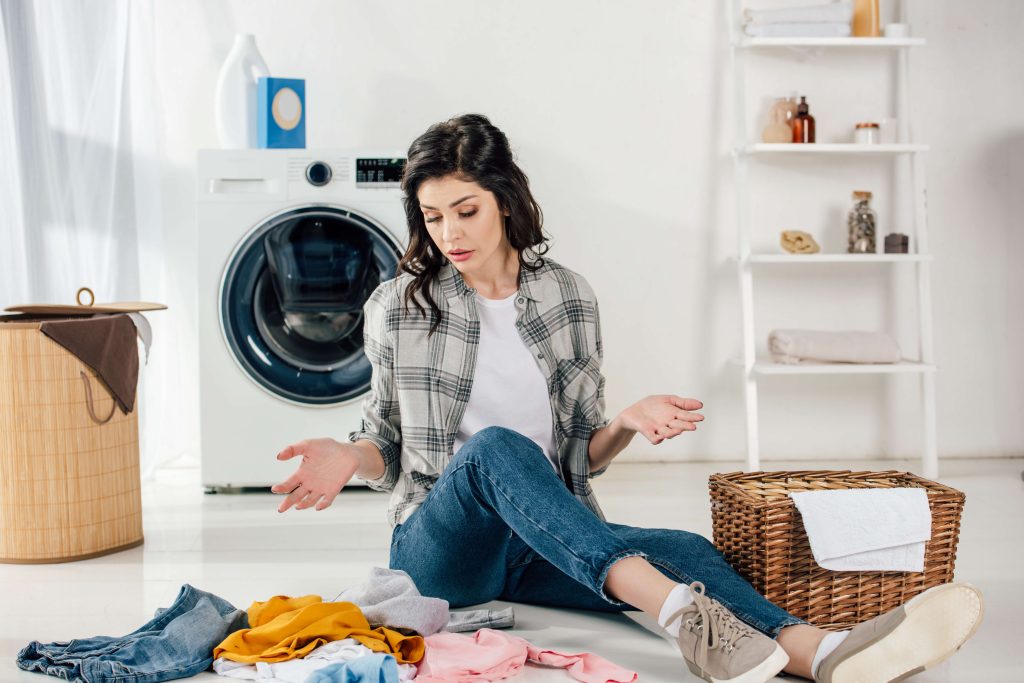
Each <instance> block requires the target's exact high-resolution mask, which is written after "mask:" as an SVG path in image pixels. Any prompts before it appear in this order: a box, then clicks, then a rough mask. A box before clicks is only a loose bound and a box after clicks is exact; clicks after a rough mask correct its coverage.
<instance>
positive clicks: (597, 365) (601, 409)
mask: <svg viewBox="0 0 1024 683" xmlns="http://www.w3.org/2000/svg"><path fill="white" fill-rule="evenodd" d="M594 347H595V348H594V355H593V356H592V358H593V367H594V372H595V373H596V374H597V395H596V396H595V397H594V403H593V411H592V412H591V414H590V415H589V416H588V418H589V420H590V426H591V430H590V435H591V436H593V434H594V432H596V431H597V430H598V429H603V428H604V427H607V426H608V423H609V422H611V420H609V419H608V417H606V416H605V403H604V373H603V372H601V364H602V362H603V360H604V342H603V340H602V339H601V316H600V314H599V312H598V308H597V299H596V298H595V299H594ZM586 449H587V451H589V450H590V441H589V439H588V440H587V444H586ZM607 469H608V465H605V466H604V467H602V468H600V469H597V470H593V471H592V472H588V473H587V478H588V479H593V478H594V477H598V476H600V475H602V474H604V472H605V470H607Z"/></svg>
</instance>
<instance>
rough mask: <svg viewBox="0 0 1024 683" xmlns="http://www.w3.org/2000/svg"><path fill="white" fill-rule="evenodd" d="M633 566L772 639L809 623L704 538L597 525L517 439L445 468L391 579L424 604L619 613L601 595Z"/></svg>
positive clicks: (463, 454)
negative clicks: (701, 591) (627, 563)
mask: <svg viewBox="0 0 1024 683" xmlns="http://www.w3.org/2000/svg"><path fill="white" fill-rule="evenodd" d="M630 556H641V557H645V558H646V559H647V561H648V562H650V563H651V564H652V565H654V566H655V567H657V568H658V570H660V571H661V573H662V574H664V575H665V576H667V577H668V578H670V579H672V580H673V581H678V582H681V583H691V582H693V581H700V582H702V583H703V584H704V585H705V588H706V589H707V594H708V595H710V596H711V597H713V598H715V599H716V600H718V601H720V602H721V603H722V604H724V605H725V606H726V607H728V608H729V609H730V610H732V612H733V613H734V614H735V615H736V616H737V617H739V618H740V619H742V620H743V621H744V622H746V623H748V624H750V625H751V626H752V627H754V628H756V629H757V630H759V631H761V632H762V633H766V634H768V635H770V636H772V637H775V636H776V635H778V632H779V631H780V630H781V629H782V628H783V627H785V626H790V625H793V624H802V623H806V622H805V621H803V620H801V619H798V618H797V617H794V616H792V615H791V614H789V613H787V612H786V611H785V610H783V609H782V608H780V607H778V606H776V605H774V604H772V603H771V602H769V601H768V600H767V599H765V598H764V597H763V596H762V595H761V594H760V593H758V592H757V591H756V590H754V588H753V586H751V585H750V584H749V583H748V582H747V581H746V580H744V579H743V578H742V577H741V576H740V575H739V574H737V573H736V572H735V570H733V568H732V567H731V566H729V564H728V563H727V562H726V561H725V558H724V557H722V554H721V553H720V552H719V551H718V550H717V549H716V548H715V546H714V545H713V544H712V543H711V542H710V541H709V540H707V539H706V538H704V537H703V536H699V535H697V534H693V533H690V532H687V531H677V530H674V529H641V528H637V527H630V526H625V525H622V524H610V523H606V522H604V521H602V520H601V519H599V518H598V517H597V516H596V515H594V514H593V513H592V512H591V511H590V510H588V509H587V508H586V507H584V506H583V504H582V503H580V502H579V501H578V500H576V498H575V497H574V496H573V495H572V493H571V492H570V491H569V489H568V488H567V487H566V485H565V484H564V483H563V482H562V481H561V480H560V479H559V478H558V476H557V475H556V474H555V471H554V469H553V468H552V467H551V463H550V462H549V461H548V460H547V458H546V457H545V455H544V452H543V451H542V450H541V449H540V447H539V446H537V445H536V444H535V443H534V442H533V441H531V440H530V439H528V438H527V437H525V436H522V435H521V434H518V433H516V432H514V431H511V430H508V429H504V428H500V427H489V428H487V429H484V430H481V431H480V432H478V433H477V434H475V435H474V436H473V437H472V438H471V439H470V440H469V441H467V442H466V443H465V445H463V447H462V448H461V449H460V450H459V452H458V453H457V454H456V455H455V457H453V458H452V460H451V462H450V463H449V464H448V467H446V468H445V470H444V472H442V473H441V476H440V477H439V478H438V480H437V482H436V483H435V484H434V487H433V488H432V489H431V490H430V493H429V494H428V495H427V498H426V500H425V501H424V502H423V503H422V504H421V505H420V507H419V508H418V509H416V511H415V512H413V513H412V515H411V516H410V517H409V518H408V519H407V520H406V521H405V523H403V524H399V525H398V526H396V527H395V529H394V531H393V532H392V536H391V560H390V566H391V568H392V569H402V570H404V571H406V572H408V573H409V575H410V576H411V577H412V579H413V581H414V582H415V583H416V586H417V587H418V588H419V589H420V592H421V593H422V594H423V595H427V596H431V597H438V598H443V599H445V600H447V601H448V602H449V603H451V604H452V605H453V606H456V607H460V606H464V605H476V604H479V603H483V602H487V601H489V600H494V599H501V600H510V601H513V602H524V603H533V604H538V605H549V606H555V607H570V608H578V609H590V610H600V611H603V612H621V611H623V610H627V609H634V608H633V607H632V606H630V605H628V604H626V603H623V602H621V601H619V600H616V599H614V598H613V597H611V596H609V595H607V594H606V593H605V592H604V582H605V577H606V576H607V575H608V570H609V568H611V566H612V565H613V564H614V563H615V562H617V561H618V560H621V559H622V558H624V557H630Z"/></svg>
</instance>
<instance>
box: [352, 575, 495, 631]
mask: <svg viewBox="0 0 1024 683" xmlns="http://www.w3.org/2000/svg"><path fill="white" fill-rule="evenodd" d="M338 601H341V602H351V603H354V604H356V605H357V606H358V607H359V609H361V610H362V611H363V614H364V615H365V616H366V620H367V621H369V622H370V625H371V626H387V627H388V628H392V629H411V630H413V631H415V632H416V633H418V634H420V635H421V636H431V635H434V634H435V633H438V632H439V631H453V632H463V631H477V630H479V629H482V628H511V627H512V626H514V625H515V614H514V612H513V611H512V608H511V607H506V608H505V609H502V610H487V609H477V610H465V611H459V612H449V611H448V601H447V600H441V599H440V598H428V597H424V596H422V595H420V591H419V589H418V588H416V584H414V583H413V580H412V578H411V577H410V576H409V575H408V574H406V573H405V572H403V571H402V570H400V569H384V568H383V567H374V568H373V569H371V570H370V578H369V580H368V581H367V582H366V583H364V584H363V585H361V586H355V587H353V588H348V589H346V590H344V591H342V592H341V593H340V594H339V595H338V597H336V598H334V602H338Z"/></svg>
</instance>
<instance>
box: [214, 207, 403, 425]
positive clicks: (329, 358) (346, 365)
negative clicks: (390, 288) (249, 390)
mask: <svg viewBox="0 0 1024 683" xmlns="http://www.w3.org/2000/svg"><path fill="white" fill-rule="evenodd" d="M400 256H401V254H399V253H398V251H397V250H396V247H395V244H394V242H393V240H392V239H390V238H389V237H388V235H387V232H386V231H385V230H384V229H383V228H382V227H381V226H380V225H378V224H377V223H376V222H375V221H374V220H372V219H371V218H369V217H368V216H365V215H363V214H361V213H359V212H357V211H354V210H352V209H345V208H341V207H331V206H306V207H302V208H298V209H294V210H291V211H288V212H285V213H282V214H280V215H278V216H275V217H273V218H271V219H270V220H268V221H267V222H266V223H264V224H262V225H260V226H258V227H256V228H255V229H254V230H253V231H252V232H251V233H250V234H249V235H248V236H247V238H246V239H245V240H243V242H242V243H241V244H240V245H239V246H238V248H237V249H236V250H235V253H234V254H233V255H232V257H231V259H230V261H229V263H228V266H227V268H226V270H225V273H224V278H223V281H222V284H221V292H220V318H221V327H222V331H223V334H224V339H225V341H226V342H227V344H228V346H229V348H230V350H231V353H232V355H233V356H234V357H235V359H236V361H237V362H238V363H239V365H240V366H241V367H242V369H243V370H244V371H245V373H246V374H247V375H248V376H249V377H250V378H252V380H253V381H255V382H256V383H257V384H258V385H259V386H261V387H262V388H264V389H265V390H267V391H269V392H271V393H272V394H274V395H275V396H277V397H279V398H282V399H284V400H286V401H290V402H295V403H300V404H306V405H330V404H335V403H344V402H347V401H351V400H353V399H355V398H358V397H360V396H362V395H363V394H364V393H365V392H366V391H367V390H368V389H369V386H370V374H371V368H370V363H369V361H368V360H367V359H366V356H365V354H364V353H363V304H365V303H366V300H367V299H368V298H369V296H370V294H371V293H372V292H373V290H374V289H375V288H376V287H377V285H379V284H380V283H381V282H383V281H384V280H387V279H390V278H392V277H394V275H395V272H396V270H397V267H398V260H399V258H400Z"/></svg>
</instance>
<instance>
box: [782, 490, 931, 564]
mask: <svg viewBox="0 0 1024 683" xmlns="http://www.w3.org/2000/svg"><path fill="white" fill-rule="evenodd" d="M789 496H790V498H792V499H793V503H794V504H795V505H796V508H797V510H799V511H800V515H801V516H802V517H803V522H804V529H805V530H806V531H807V538H808V540H809V541H810V543H811V554H812V555H814V561H815V562H817V563H818V564H819V565H820V566H822V567H824V568H825V569H830V570H832V571H837V572H841V571H896V572H922V571H924V549H925V542H926V541H927V540H929V539H930V538H931V537H932V513H931V509H930V508H929V507H928V494H927V492H926V491H925V490H924V489H922V488H893V489H883V488H878V489H844V490H839V491H794V492H792V493H790V494H789Z"/></svg>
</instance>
